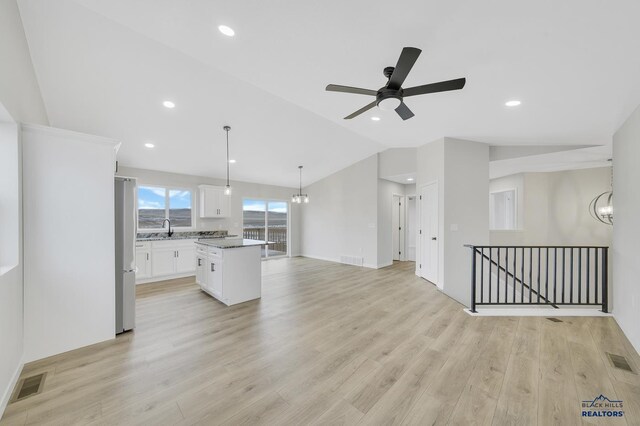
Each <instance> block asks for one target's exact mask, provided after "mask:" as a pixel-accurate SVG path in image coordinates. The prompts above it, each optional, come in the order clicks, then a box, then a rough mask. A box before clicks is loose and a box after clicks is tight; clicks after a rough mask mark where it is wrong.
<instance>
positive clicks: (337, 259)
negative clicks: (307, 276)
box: [298, 254, 388, 269]
mask: <svg viewBox="0 0 640 426" xmlns="http://www.w3.org/2000/svg"><path fill="white" fill-rule="evenodd" d="M298 257H307V258H309V259H315V260H324V261H325V262H334V263H340V264H342V265H349V266H355V265H350V264H348V263H343V262H340V259H339V258H330V257H322V256H315V255H312V254H301V255H300V256H298ZM387 266H388V265H387ZM355 267H356V268H358V266H355ZM362 267H364V268H370V269H378V268H381V266H378V265H371V264H368V263H365V264H363V265H362Z"/></svg>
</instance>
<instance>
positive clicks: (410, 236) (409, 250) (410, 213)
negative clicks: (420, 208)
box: [405, 195, 418, 262]
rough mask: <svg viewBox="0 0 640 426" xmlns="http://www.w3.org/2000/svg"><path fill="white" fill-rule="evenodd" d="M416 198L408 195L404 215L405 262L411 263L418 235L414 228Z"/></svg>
mask: <svg viewBox="0 0 640 426" xmlns="http://www.w3.org/2000/svg"><path fill="white" fill-rule="evenodd" d="M416 198H417V197H416V196H415V195H408V196H407V198H406V201H405V206H406V208H405V213H406V217H407V220H406V222H405V228H406V230H407V232H406V233H405V241H406V244H405V245H406V260H409V261H411V262H415V261H416V239H417V238H416V236H417V234H418V230H417V228H416V218H417V216H418V215H417V211H416V208H417V204H416Z"/></svg>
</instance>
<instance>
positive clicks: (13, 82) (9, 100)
mask: <svg viewBox="0 0 640 426" xmlns="http://www.w3.org/2000/svg"><path fill="white" fill-rule="evenodd" d="M0 58H2V60H1V61H0V103H2V104H3V105H4V107H5V108H6V110H7V111H8V112H9V114H11V116H12V117H13V119H14V120H16V121H20V122H28V123H36V124H48V119H47V114H46V111H45V107H44V104H43V102H42V95H41V94H40V88H39V86H38V82H37V80H36V75H35V72H34V70H33V64H32V63H31V55H30V53H29V46H28V45H27V39H26V37H25V35H24V28H23V27H22V20H21V18H20V12H19V10H18V5H17V3H16V0H2V1H0Z"/></svg>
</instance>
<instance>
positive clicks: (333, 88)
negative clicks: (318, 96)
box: [325, 84, 378, 96]
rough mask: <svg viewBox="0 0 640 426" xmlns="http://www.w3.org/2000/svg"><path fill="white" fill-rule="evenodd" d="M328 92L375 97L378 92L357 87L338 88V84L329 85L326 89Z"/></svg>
mask: <svg viewBox="0 0 640 426" xmlns="http://www.w3.org/2000/svg"><path fill="white" fill-rule="evenodd" d="M325 90H327V91H328V92H343V93H355V94H356V95H369V96H376V95H377V94H378V91H376V90H370V89H361V88H359V87H350V86H340V85H339V84H329V85H328V86H327V87H326V89H325Z"/></svg>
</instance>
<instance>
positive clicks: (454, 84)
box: [402, 78, 467, 98]
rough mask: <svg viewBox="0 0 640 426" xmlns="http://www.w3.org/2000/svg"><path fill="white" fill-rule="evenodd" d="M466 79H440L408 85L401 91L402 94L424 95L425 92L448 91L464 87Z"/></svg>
mask: <svg viewBox="0 0 640 426" xmlns="http://www.w3.org/2000/svg"><path fill="white" fill-rule="evenodd" d="M466 82H467V79H465V78H456V79H455V80H447V81H441V82H439V83H431V84H425V85H423V86H415V87H409V88H408V89H404V90H403V91H402V96H404V97H405V98H406V97H407V96H416V95H426V94H427V93H437V92H448V91H449V90H460V89H462V88H463V87H464V85H465V83H466Z"/></svg>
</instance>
